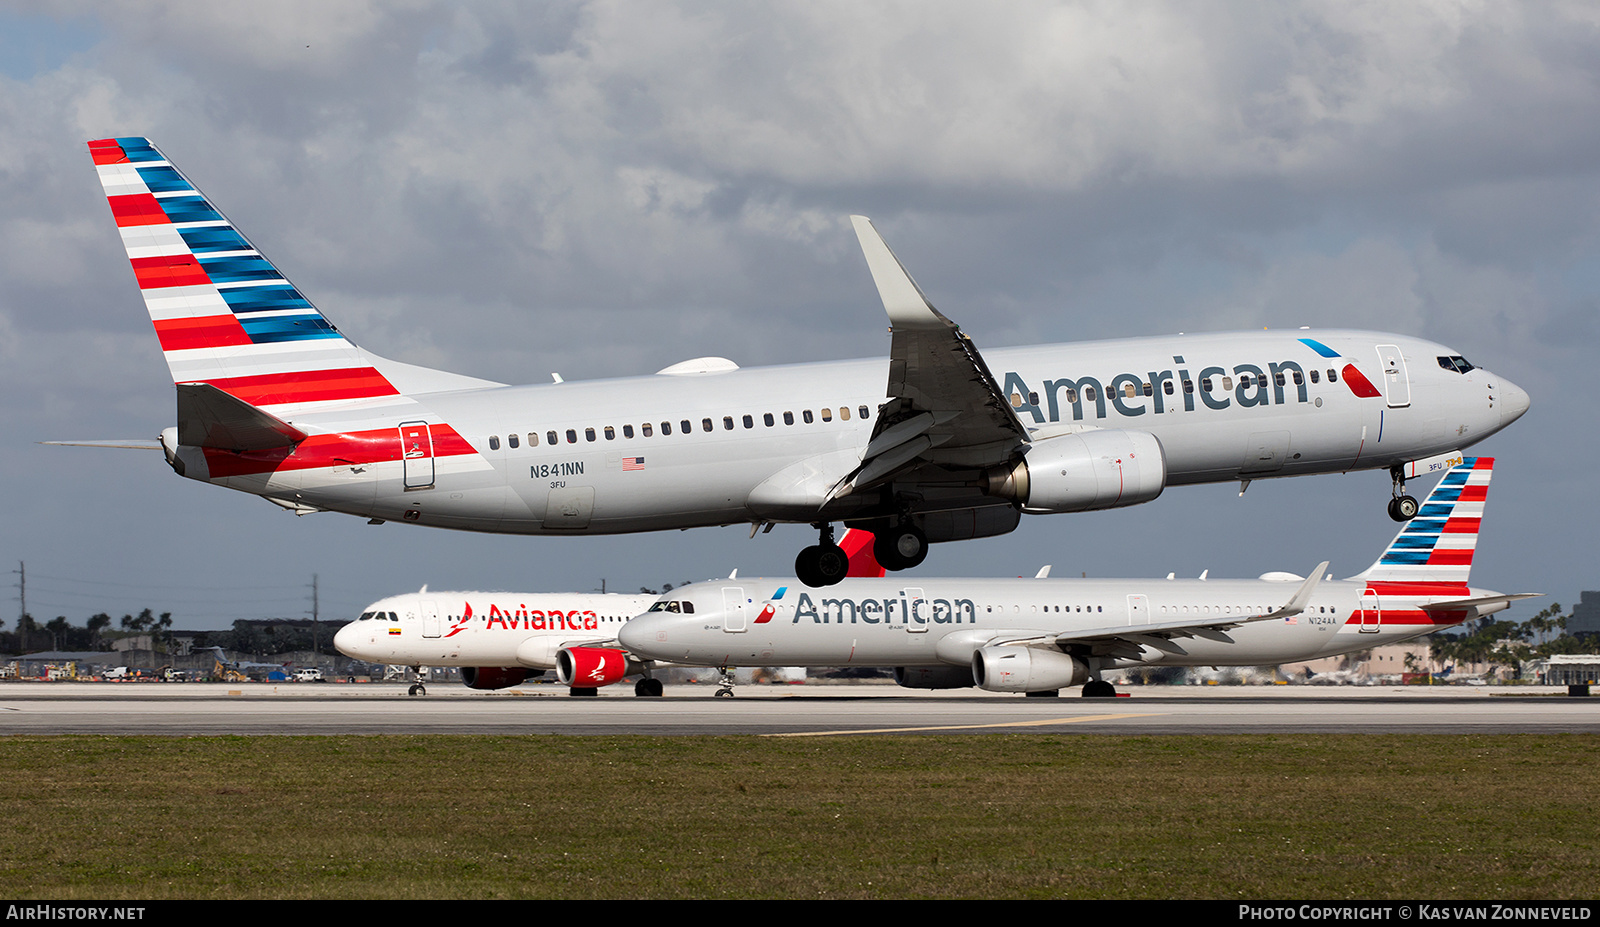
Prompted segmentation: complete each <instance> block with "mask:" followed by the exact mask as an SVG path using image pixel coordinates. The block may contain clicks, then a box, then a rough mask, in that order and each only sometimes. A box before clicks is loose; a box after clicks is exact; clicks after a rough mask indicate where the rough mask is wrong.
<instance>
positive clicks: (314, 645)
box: [311, 573, 322, 663]
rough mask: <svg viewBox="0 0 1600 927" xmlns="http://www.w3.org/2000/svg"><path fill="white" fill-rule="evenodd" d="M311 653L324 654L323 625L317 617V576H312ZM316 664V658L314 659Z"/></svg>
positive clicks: (313, 574)
mask: <svg viewBox="0 0 1600 927" xmlns="http://www.w3.org/2000/svg"><path fill="white" fill-rule="evenodd" d="M311 652H312V653H314V654H317V655H318V656H320V655H321V654H322V625H321V624H320V623H319V621H318V615H317V574H315V573H312V574H311ZM312 662H313V663H315V662H316V660H315V658H313V659H312Z"/></svg>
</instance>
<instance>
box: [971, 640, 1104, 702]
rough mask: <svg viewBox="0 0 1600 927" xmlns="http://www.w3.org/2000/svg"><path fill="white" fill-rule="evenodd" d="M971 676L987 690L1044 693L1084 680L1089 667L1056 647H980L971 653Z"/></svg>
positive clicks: (1086, 677) (1080, 683)
mask: <svg viewBox="0 0 1600 927" xmlns="http://www.w3.org/2000/svg"><path fill="white" fill-rule="evenodd" d="M972 678H973V679H974V680H976V681H977V683H978V687H979V688H981V689H987V690H989V691H990V692H1046V691H1049V690H1052V689H1065V688H1067V687H1068V686H1081V685H1083V684H1084V683H1086V682H1088V681H1089V666H1088V664H1086V663H1084V662H1083V661H1082V660H1079V659H1078V658H1077V657H1073V656H1069V655H1067V654H1064V653H1062V652H1061V651H1059V650H1041V649H1039V648H1036V647H1006V646H999V647H983V648H981V649H979V650H978V651H977V652H976V653H974V654H973V655H972Z"/></svg>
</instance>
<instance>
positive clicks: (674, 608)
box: [650, 601, 694, 615]
mask: <svg viewBox="0 0 1600 927" xmlns="http://www.w3.org/2000/svg"><path fill="white" fill-rule="evenodd" d="M650 610H651V611H653V612H673V613H674V614H686V615H692V614H694V603H693V602H679V601H672V602H652V603H651V604H650Z"/></svg>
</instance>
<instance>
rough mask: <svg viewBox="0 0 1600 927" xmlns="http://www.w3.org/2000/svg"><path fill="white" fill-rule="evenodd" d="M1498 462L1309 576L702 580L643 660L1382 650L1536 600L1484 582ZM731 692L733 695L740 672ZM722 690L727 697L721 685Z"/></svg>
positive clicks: (1058, 665) (936, 660)
mask: <svg viewBox="0 0 1600 927" xmlns="http://www.w3.org/2000/svg"><path fill="white" fill-rule="evenodd" d="M1493 466H1494V461H1493V460H1491V459H1490V458H1487V457H1481V458H1470V457H1469V458H1466V459H1465V460H1463V461H1461V462H1460V463H1459V464H1458V465H1457V466H1455V467H1454V468H1452V469H1451V470H1449V471H1447V472H1446V473H1445V475H1444V477H1443V478H1442V479H1441V480H1440V481H1439V484H1438V485H1437V486H1436V487H1434V490H1433V492H1432V493H1430V494H1429V496H1428V499H1427V502H1426V503H1425V504H1424V505H1423V506H1422V508H1421V511H1420V512H1419V513H1418V514H1417V516H1416V517H1415V518H1414V519H1413V520H1412V521H1410V522H1409V523H1408V524H1407V525H1406V526H1405V527H1404V528H1402V529H1401V530H1400V533H1399V534H1398V535H1396V536H1395V538H1394V540H1393V541H1391V542H1390V544H1389V546H1388V548H1387V549H1386V550H1384V552H1383V554H1382V556H1380V557H1379V558H1378V560H1377V562H1375V563H1374V564H1372V566H1370V567H1368V568H1367V569H1366V570H1364V571H1362V572H1361V573H1357V574H1356V575H1355V576H1352V577H1350V578H1349V579H1347V580H1343V581H1334V580H1332V579H1331V578H1329V579H1324V571H1325V570H1326V569H1327V567H1328V564H1327V563H1326V562H1324V563H1320V564H1318V565H1317V566H1316V568H1315V569H1313V570H1312V571H1311V572H1310V573H1309V574H1307V575H1306V576H1304V577H1301V576H1296V575H1293V574H1290V573H1267V574H1264V575H1262V576H1261V578H1259V579H1255V580H1212V579H1206V578H1204V577H1202V578H1201V579H1193V580H1178V579H1174V578H1172V577H1171V576H1168V577H1167V578H1166V579H1164V580H1163V579H1065V580H1052V579H1048V578H1044V571H1041V575H1040V577H1039V578H1036V579H926V580H918V581H917V582H915V583H914V584H913V583H908V582H907V581H906V580H902V579H894V578H884V579H847V580H845V581H844V582H842V583H840V584H838V585H837V586H835V587H834V588H831V589H828V590H826V591H817V592H815V593H814V592H813V591H811V590H807V589H805V588H797V587H796V586H795V585H794V583H793V581H792V580H787V579H775V580H760V579H747V580H741V581H738V582H735V581H733V580H726V581H722V582H709V583H694V584H691V585H688V586H683V587H681V588H679V589H674V590H672V591H671V592H670V593H669V594H668V595H666V596H663V597H662V599H661V600H660V601H658V602H657V603H656V604H655V605H653V606H651V610H650V611H649V612H648V613H646V614H644V615H641V616H640V617H638V618H635V619H633V620H632V621H630V622H628V623H627V624H625V625H624V626H623V627H622V630H621V632H620V633H619V634H618V635H617V639H618V641H619V643H620V644H621V646H622V647H624V648H626V649H627V652H628V653H629V654H630V655H631V657H632V658H633V659H637V660H646V661H648V660H665V661H671V662H673V663H675V664H689V665H696V664H697V665H701V666H719V667H724V668H726V667H728V666H744V667H752V666H842V665H851V664H855V665H864V666H893V667H895V678H896V679H897V680H898V681H899V682H900V684H901V685H904V686H909V687H912V688H928V689H945V688H964V687H968V686H977V687H979V688H983V689H988V690H991V691H996V692H1026V693H1040V694H1053V693H1055V692H1056V691H1057V690H1059V689H1061V688H1064V687H1067V686H1077V685H1082V686H1083V687H1084V688H1083V694H1084V695H1086V696H1091V697H1092V696H1106V695H1114V694H1115V692H1114V691H1113V690H1112V687H1111V685H1110V684H1109V683H1107V682H1106V681H1105V680H1104V679H1103V678H1102V674H1103V673H1104V672H1105V671H1107V670H1111V669H1120V668H1126V667H1132V666H1144V665H1152V664H1154V665H1163V666H1262V665H1276V664H1280V663H1286V662H1290V661H1295V660H1311V659H1316V658H1318V657H1326V656H1333V655H1335V654H1341V653H1350V652H1353V651H1357V650H1366V649H1368V648H1370V647H1373V646H1375V645H1377V644H1383V643H1391V642H1394V641H1401V640H1407V639H1409V638H1413V637H1417V636H1420V635H1422V634H1427V633H1429V632H1431V631H1436V630H1439V629H1441V628H1447V627H1451V626H1453V625H1458V624H1460V623H1461V622H1463V621H1467V620H1470V619H1475V618H1479V617H1482V616H1484V615H1491V614H1494V613H1495V612H1498V611H1501V610H1503V609H1505V608H1506V607H1508V606H1509V605H1510V603H1511V602H1512V601H1515V600H1517V599H1522V598H1527V597H1529V596H1531V595H1534V593H1516V594H1511V595H1502V594H1501V593H1498V592H1491V591H1488V590H1484V589H1474V588H1472V587H1471V586H1469V585H1468V584H1467V582H1468V575H1469V573H1470V571H1471V569H1472V555H1473V551H1474V550H1475V549H1476V548H1477V542H1478V529H1479V526H1480V523H1481V521H1482V518H1483V506H1484V501H1485V500H1486V498H1487V495H1488V489H1489V477H1490V475H1491V473H1492V469H1493ZM723 692H726V693H727V694H732V693H731V687H730V686H729V683H728V682H727V674H726V672H724V689H723ZM719 694H722V693H720V692H719Z"/></svg>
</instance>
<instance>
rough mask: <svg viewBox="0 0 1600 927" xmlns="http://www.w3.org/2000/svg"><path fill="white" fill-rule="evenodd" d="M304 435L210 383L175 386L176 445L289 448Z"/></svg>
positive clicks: (257, 448)
mask: <svg viewBox="0 0 1600 927" xmlns="http://www.w3.org/2000/svg"><path fill="white" fill-rule="evenodd" d="M305 439H306V433H305V432H303V431H301V430H300V429H298V428H296V427H294V426H293V425H291V424H289V423H288V422H285V421H284V420H282V419H280V418H278V417H276V416H273V415H269V414H267V413H266V412H263V411H261V410H260V409H258V408H256V407H255V406H253V405H251V404H249V403H248V402H245V401H244V400H242V399H239V398H237V397H235V396H232V395H229V394H228V393H226V392H223V391H222V390H220V389H217V388H216V387H215V386H212V385H211V384H209V383H179V384H178V443H179V444H187V445H189V446H191V447H210V448H216V449H218V450H225V451H265V450H271V449H273V448H278V447H291V446H293V445H296V444H299V443H300V442H301V441H304V440H305Z"/></svg>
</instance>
